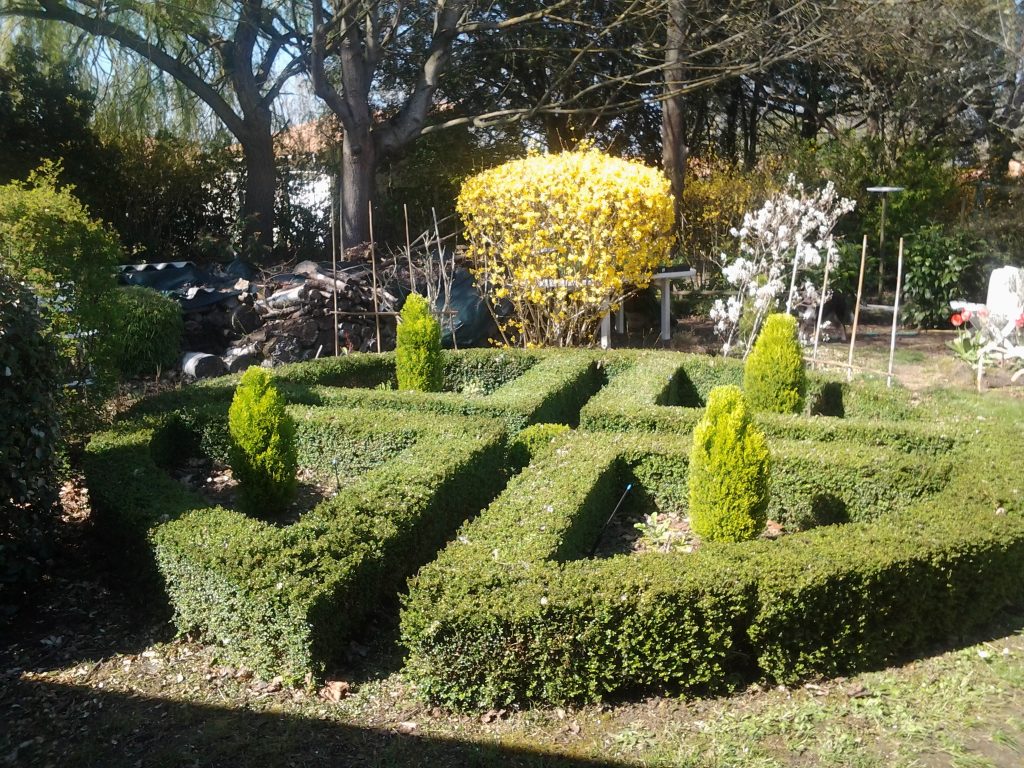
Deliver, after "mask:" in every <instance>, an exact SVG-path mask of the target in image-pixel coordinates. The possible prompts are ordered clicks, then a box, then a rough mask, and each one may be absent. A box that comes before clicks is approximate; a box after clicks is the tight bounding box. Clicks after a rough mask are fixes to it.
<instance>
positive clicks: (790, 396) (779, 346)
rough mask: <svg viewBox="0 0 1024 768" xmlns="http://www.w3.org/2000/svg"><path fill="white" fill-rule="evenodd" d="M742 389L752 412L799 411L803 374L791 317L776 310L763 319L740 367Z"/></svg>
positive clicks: (804, 391)
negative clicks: (747, 354) (741, 368)
mask: <svg viewBox="0 0 1024 768" xmlns="http://www.w3.org/2000/svg"><path fill="white" fill-rule="evenodd" d="M743 390H744V392H745V393H746V396H747V402H748V403H749V404H750V407H751V408H753V409H754V410H755V411H769V412H771V413H800V412H801V411H802V410H803V407H804V396H805V395H806V393H807V374H806V373H805V372H804V361H803V353H802V351H801V349H800V340H799V339H798V338H797V325H796V318H795V317H793V316H792V315H786V314H781V313H780V314H774V315H769V316H768V319H767V320H765V322H764V328H762V329H761V333H760V334H758V336H757V341H755V342H754V348H753V349H752V350H751V351H750V355H749V356H748V357H747V361H746V363H745V364H744V366H743Z"/></svg>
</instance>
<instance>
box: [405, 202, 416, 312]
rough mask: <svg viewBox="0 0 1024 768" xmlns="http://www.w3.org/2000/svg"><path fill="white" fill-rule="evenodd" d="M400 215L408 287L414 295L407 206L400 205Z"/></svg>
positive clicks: (414, 277) (414, 282) (414, 276)
mask: <svg viewBox="0 0 1024 768" xmlns="http://www.w3.org/2000/svg"><path fill="white" fill-rule="evenodd" d="M402 215H404V216H405V258H406V260H407V261H408V262H409V287H411V288H412V292H413V293H416V273H415V272H413V271H412V243H411V242H409V206H407V205H406V204H405V203H402Z"/></svg>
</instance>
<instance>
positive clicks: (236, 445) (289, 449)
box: [228, 366, 298, 514]
mask: <svg viewBox="0 0 1024 768" xmlns="http://www.w3.org/2000/svg"><path fill="white" fill-rule="evenodd" d="M284 408H285V403H284V398H283V397H282V396H281V393H280V392H278V391H277V387H276V386H275V385H274V382H273V380H272V379H271V376H270V373H268V372H267V371H266V370H264V369H263V368H258V367H256V366H253V367H252V368H250V369H249V370H247V371H246V372H245V374H244V375H243V376H242V381H241V383H240V384H239V385H238V389H237V390H236V391H235V396H234V398H233V399H232V401H231V407H230V408H229V409H228V430H229V432H230V434H231V470H232V472H233V473H234V475H235V477H236V478H237V479H238V483H239V491H240V495H239V501H240V503H241V506H242V508H243V509H244V510H245V511H246V512H248V513H249V514H274V513H277V512H281V511H283V510H284V509H285V507H287V505H288V503H289V502H290V501H291V500H292V498H293V497H294V496H295V488H296V479H295V470H296V468H297V465H298V459H297V457H296V453H295V424H294V422H293V421H292V419H291V417H290V416H289V415H288V414H287V413H285V410H284Z"/></svg>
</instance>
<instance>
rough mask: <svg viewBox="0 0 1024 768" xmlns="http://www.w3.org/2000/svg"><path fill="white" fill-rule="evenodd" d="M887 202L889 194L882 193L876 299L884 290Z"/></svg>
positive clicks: (880, 296)
mask: <svg viewBox="0 0 1024 768" xmlns="http://www.w3.org/2000/svg"><path fill="white" fill-rule="evenodd" d="M888 202H889V193H888V192H883V193H882V224H881V226H880V227H879V228H878V298H879V299H881V298H882V291H883V290H884V289H885V210H886V207H887V205H888Z"/></svg>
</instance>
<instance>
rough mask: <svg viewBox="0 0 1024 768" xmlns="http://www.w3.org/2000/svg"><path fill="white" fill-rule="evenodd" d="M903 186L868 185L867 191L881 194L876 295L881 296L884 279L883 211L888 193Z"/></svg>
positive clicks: (901, 189) (887, 199) (899, 189)
mask: <svg viewBox="0 0 1024 768" xmlns="http://www.w3.org/2000/svg"><path fill="white" fill-rule="evenodd" d="M903 190H904V187H868V192H870V193H872V194H874V195H881V196H882V221H881V223H879V225H878V297H879V298H881V297H882V289H883V287H884V281H885V211H886V207H887V204H888V202H889V195H890V194H892V193H894V192H902V191H903Z"/></svg>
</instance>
